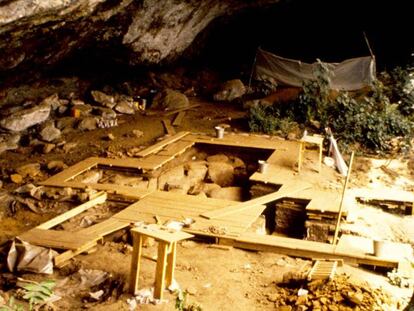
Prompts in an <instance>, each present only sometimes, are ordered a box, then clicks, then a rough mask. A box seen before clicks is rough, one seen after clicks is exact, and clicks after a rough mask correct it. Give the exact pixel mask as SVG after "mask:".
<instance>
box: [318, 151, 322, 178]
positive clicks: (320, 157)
mask: <svg viewBox="0 0 414 311" xmlns="http://www.w3.org/2000/svg"><path fill="white" fill-rule="evenodd" d="M321 170H322V144H321V145H319V171H318V172H319V173H320V172H321Z"/></svg>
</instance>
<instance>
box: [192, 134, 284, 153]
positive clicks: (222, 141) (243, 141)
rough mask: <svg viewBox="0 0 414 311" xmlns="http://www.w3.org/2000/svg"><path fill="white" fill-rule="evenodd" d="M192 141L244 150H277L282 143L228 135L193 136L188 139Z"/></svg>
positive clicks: (267, 139) (246, 135)
mask: <svg viewBox="0 0 414 311" xmlns="http://www.w3.org/2000/svg"><path fill="white" fill-rule="evenodd" d="M190 138H191V139H192V140H193V141H195V142H196V143H197V144H211V145H224V146H233V147H244V148H256V149H266V150H275V149H277V147H278V146H280V142H277V141H275V140H272V139H269V138H267V137H257V136H252V135H249V134H244V135H243V134H235V133H226V134H224V137H223V138H216V137H212V136H205V135H192V136H191V137H187V138H186V139H190Z"/></svg>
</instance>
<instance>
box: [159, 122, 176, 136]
mask: <svg viewBox="0 0 414 311" xmlns="http://www.w3.org/2000/svg"><path fill="white" fill-rule="evenodd" d="M161 122H162V125H163V126H164V129H165V131H166V132H167V134H168V135H174V134H175V129H174V127H173V126H172V125H171V121H170V120H168V119H162V121H161Z"/></svg>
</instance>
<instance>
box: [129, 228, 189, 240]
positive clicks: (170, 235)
mask: <svg viewBox="0 0 414 311" xmlns="http://www.w3.org/2000/svg"><path fill="white" fill-rule="evenodd" d="M131 231H132V232H135V233H138V234H141V235H144V236H148V237H152V238H154V239H155V240H160V241H164V242H168V243H173V242H178V241H181V240H185V239H190V238H192V237H194V235H192V234H188V233H185V232H182V231H172V230H169V229H168V228H166V227H163V226H158V225H149V226H141V227H134V228H132V229H131Z"/></svg>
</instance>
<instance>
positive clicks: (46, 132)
mask: <svg viewBox="0 0 414 311" xmlns="http://www.w3.org/2000/svg"><path fill="white" fill-rule="evenodd" d="M61 134H62V133H61V131H60V130H59V129H57V128H56V127H55V125H54V124H49V125H47V126H45V127H44V128H43V129H42V130H41V131H40V137H41V138H42V140H44V141H47V142H51V141H54V140H56V139H58V138H59V137H60V136H61Z"/></svg>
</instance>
